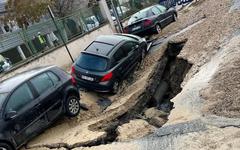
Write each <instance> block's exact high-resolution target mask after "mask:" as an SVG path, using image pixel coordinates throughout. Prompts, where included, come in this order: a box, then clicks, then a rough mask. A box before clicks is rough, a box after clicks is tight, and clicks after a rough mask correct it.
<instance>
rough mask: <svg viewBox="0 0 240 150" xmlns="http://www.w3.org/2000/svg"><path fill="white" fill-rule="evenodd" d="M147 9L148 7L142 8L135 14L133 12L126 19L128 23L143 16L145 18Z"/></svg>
mask: <svg viewBox="0 0 240 150" xmlns="http://www.w3.org/2000/svg"><path fill="white" fill-rule="evenodd" d="M148 10H149V9H143V10H141V11H139V12H137V13H136V14H134V15H133V16H132V17H131V18H130V19H129V21H128V25H131V24H133V23H134V22H136V21H138V20H141V19H143V18H146V17H147V16H148Z"/></svg>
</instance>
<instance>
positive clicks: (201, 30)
mask: <svg viewBox="0 0 240 150" xmlns="http://www.w3.org/2000/svg"><path fill="white" fill-rule="evenodd" d="M232 4H233V3H232V1H231V0H202V1H199V2H196V3H193V4H192V5H191V6H189V7H188V8H187V9H183V10H181V13H180V18H179V20H178V22H176V23H174V24H172V25H171V26H169V27H167V28H166V29H165V30H163V33H162V35H163V36H162V37H160V39H161V38H163V37H165V36H166V37H169V35H174V34H175V35H174V36H171V38H165V39H164V40H163V42H162V41H160V43H159V40H158V41H157V43H155V44H154V47H153V48H154V50H152V51H151V52H150V54H149V55H148V56H147V57H146V59H145V61H144V62H143V64H142V66H141V67H140V69H138V70H136V71H135V72H134V73H133V75H132V77H131V78H129V80H128V81H127V82H126V83H124V84H123V85H122V90H121V91H120V92H119V94H117V95H116V96H108V95H106V96H105V95H98V94H96V93H92V92H86V93H85V92H82V99H83V102H84V103H86V105H87V107H88V109H89V110H88V111H82V112H81V114H80V116H79V118H78V119H73V120H69V119H67V118H65V119H63V120H60V121H59V122H58V123H56V124H55V126H53V127H52V128H50V129H49V130H47V131H46V132H45V133H43V134H42V135H40V136H39V137H37V138H35V139H34V140H32V141H31V142H29V143H28V144H27V145H26V148H27V149H50V148H51V149H54V148H56V149H58V148H60V149H76V150H78V149H79V150H92V149H93V150H106V149H114V150H122V149H128V150H136V149H137V150H138V149H140V150H141V149H143V150H148V149H150V150H154V149H239V148H240V145H239V143H240V138H239V133H240V130H239V126H240V123H239V117H238V118H237V117H236V116H237V115H238V113H239V111H238V110H239V109H238V108H239V103H238V100H239V99H238V97H239V96H238V95H237V93H239V82H238V81H239V76H237V75H239V70H238V69H239V56H240V55H239V41H240V40H239V39H240V38H239V30H238V29H239V28H240V27H239V22H240V18H239V11H237V10H238V9H234V10H233V11H229V10H230V8H231V6H232ZM234 4H235V3H234ZM234 6H235V5H234ZM212 8H215V9H212ZM219 14H222V15H219ZM203 18H204V19H203ZM189 26H190V27H189ZM178 33H179V34H178ZM158 44H159V45H158ZM155 45H158V46H155ZM155 48H156V49H155ZM225 87H226V88H225ZM159 91H163V92H159ZM162 93H164V94H162ZM213 96H214V97H213ZM96 97H97V99H96ZM98 97H100V98H107V99H109V100H110V101H111V104H109V103H108V107H104V108H100V107H99V106H98V105H97V103H95V102H96V101H97V100H98ZM215 97H216V98H217V100H216V99H215ZM226 97H227V98H226ZM216 102H218V103H219V104H221V105H222V106H225V107H222V106H219V104H218V103H216ZM173 104H174V105H173ZM157 108H158V109H157ZM159 108H160V110H159ZM226 110H227V111H226ZM227 117H229V118H227ZM159 127H161V128H159ZM150 133H153V134H151V135H149V134H150ZM146 135H149V136H146ZM139 138H140V139H139ZM136 139H137V140H136Z"/></svg>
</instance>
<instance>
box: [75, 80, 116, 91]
mask: <svg viewBox="0 0 240 150" xmlns="http://www.w3.org/2000/svg"><path fill="white" fill-rule="evenodd" d="M76 81H77V87H78V88H80V89H81V88H83V89H87V90H91V91H97V92H110V91H111V90H112V86H113V83H112V82H111V81H108V82H105V83H96V82H90V81H86V80H82V79H76Z"/></svg>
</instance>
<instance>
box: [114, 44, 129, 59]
mask: <svg viewBox="0 0 240 150" xmlns="http://www.w3.org/2000/svg"><path fill="white" fill-rule="evenodd" d="M124 57H126V54H125V53H124V51H123V48H122V47H121V48H119V49H118V50H117V52H116V53H115V54H114V55H113V58H114V59H115V62H118V61H120V60H122V59H123V58H124Z"/></svg>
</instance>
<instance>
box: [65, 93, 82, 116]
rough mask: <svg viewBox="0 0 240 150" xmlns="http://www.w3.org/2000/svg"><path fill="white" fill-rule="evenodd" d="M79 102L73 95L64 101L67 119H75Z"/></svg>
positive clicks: (78, 110) (79, 106)
mask: <svg viewBox="0 0 240 150" xmlns="http://www.w3.org/2000/svg"><path fill="white" fill-rule="evenodd" d="M80 108H81V105H80V101H79V98H78V97H77V96H75V95H70V96H68V98H67V99H66V101H65V114H66V116H68V117H76V116H77V115H78V114H79V113H80Z"/></svg>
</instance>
